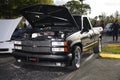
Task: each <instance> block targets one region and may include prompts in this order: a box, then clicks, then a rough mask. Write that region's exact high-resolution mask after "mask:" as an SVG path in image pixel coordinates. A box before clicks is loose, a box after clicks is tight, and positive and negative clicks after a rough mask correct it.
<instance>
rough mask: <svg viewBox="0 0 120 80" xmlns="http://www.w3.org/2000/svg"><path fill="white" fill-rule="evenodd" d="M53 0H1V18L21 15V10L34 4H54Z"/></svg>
mask: <svg viewBox="0 0 120 80" xmlns="http://www.w3.org/2000/svg"><path fill="white" fill-rule="evenodd" d="M52 3H53V0H0V18H14V17H17V16H19V15H20V14H19V10H20V9H21V8H23V7H26V6H30V5H34V4H52Z"/></svg>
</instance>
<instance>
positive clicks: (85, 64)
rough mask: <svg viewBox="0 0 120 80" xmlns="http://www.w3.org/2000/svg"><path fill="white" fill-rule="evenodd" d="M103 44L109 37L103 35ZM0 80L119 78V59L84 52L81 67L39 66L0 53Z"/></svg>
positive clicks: (108, 41)
mask: <svg viewBox="0 0 120 80" xmlns="http://www.w3.org/2000/svg"><path fill="white" fill-rule="evenodd" d="M103 40H104V42H103V44H108V43H111V42H112V41H111V40H112V38H111V37H103ZM0 80H120V60H119V59H103V58H101V57H99V56H98V55H97V54H92V55H91V54H85V55H84V56H83V60H82V64H81V68H80V69H79V70H76V71H72V70H71V69H70V68H56V67H40V66H33V65H20V64H17V63H16V62H15V59H14V58H13V57H12V55H10V54H1V55H0Z"/></svg>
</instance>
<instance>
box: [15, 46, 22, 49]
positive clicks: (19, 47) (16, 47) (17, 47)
mask: <svg viewBox="0 0 120 80" xmlns="http://www.w3.org/2000/svg"><path fill="white" fill-rule="evenodd" d="M14 49H18V50H21V49H22V47H21V46H14Z"/></svg>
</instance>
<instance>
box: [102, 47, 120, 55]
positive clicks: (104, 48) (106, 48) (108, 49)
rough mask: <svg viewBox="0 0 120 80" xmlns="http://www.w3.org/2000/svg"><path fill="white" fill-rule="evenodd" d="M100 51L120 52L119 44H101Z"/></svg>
mask: <svg viewBox="0 0 120 80" xmlns="http://www.w3.org/2000/svg"><path fill="white" fill-rule="evenodd" d="M102 52H110V53H115V54H120V46H114V47H110V46H103V47H102Z"/></svg>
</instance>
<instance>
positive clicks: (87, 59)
mask: <svg viewBox="0 0 120 80" xmlns="http://www.w3.org/2000/svg"><path fill="white" fill-rule="evenodd" d="M94 55H95V54H91V55H90V56H89V57H88V58H86V59H85V61H84V62H87V61H89V60H90V59H91V58H92V57H93V56H94Z"/></svg>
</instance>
